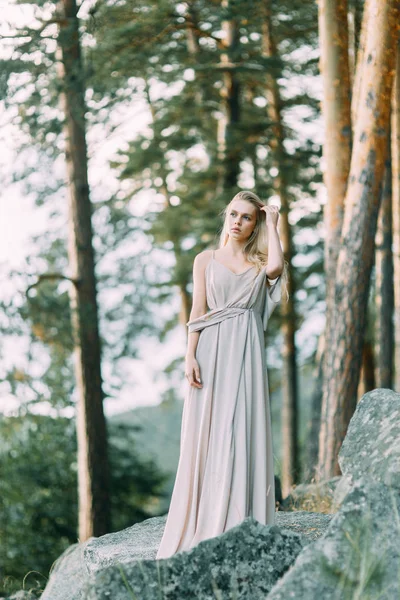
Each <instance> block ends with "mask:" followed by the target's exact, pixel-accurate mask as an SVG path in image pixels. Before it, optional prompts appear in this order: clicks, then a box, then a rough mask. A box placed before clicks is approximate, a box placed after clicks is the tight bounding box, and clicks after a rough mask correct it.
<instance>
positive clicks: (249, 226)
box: [228, 200, 257, 241]
mask: <svg viewBox="0 0 400 600" xmlns="http://www.w3.org/2000/svg"><path fill="white" fill-rule="evenodd" d="M256 210H257V209H256V207H255V206H254V205H253V204H251V202H247V200H235V201H234V202H232V204H231V207H230V209H229V211H228V231H229V235H230V236H231V237H232V238H233V239H235V240H243V241H244V240H247V239H248V238H249V237H250V236H251V234H252V232H253V229H254V227H255V226H256V214H257V213H256ZM236 229H237V231H236Z"/></svg>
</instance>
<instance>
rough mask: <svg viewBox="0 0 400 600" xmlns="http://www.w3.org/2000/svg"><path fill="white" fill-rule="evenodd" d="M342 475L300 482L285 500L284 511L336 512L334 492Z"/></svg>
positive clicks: (282, 507) (282, 505) (282, 506)
mask: <svg viewBox="0 0 400 600" xmlns="http://www.w3.org/2000/svg"><path fill="white" fill-rule="evenodd" d="M341 479H342V477H340V476H337V477H333V478H332V479H328V480H327V481H321V482H318V483H300V484H299V485H296V487H293V488H292V490H291V492H290V494H289V496H286V498H285V499H284V500H283V502H282V504H281V509H282V510H283V511H296V510H305V511H311V512H313V511H314V512H318V513H332V512H336V510H335V503H334V493H335V490H336V487H337V486H338V485H339V483H340V481H341Z"/></svg>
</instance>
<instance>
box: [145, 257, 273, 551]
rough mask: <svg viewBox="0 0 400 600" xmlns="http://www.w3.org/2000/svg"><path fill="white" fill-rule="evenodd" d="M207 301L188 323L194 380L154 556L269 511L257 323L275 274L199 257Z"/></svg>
mask: <svg viewBox="0 0 400 600" xmlns="http://www.w3.org/2000/svg"><path fill="white" fill-rule="evenodd" d="M205 277H206V297H207V305H208V307H209V309H210V310H209V311H208V312H207V313H206V314H204V315H202V316H201V317H198V318H196V319H193V320H191V321H189V322H188V323H187V326H188V328H189V333H190V332H192V331H201V333H200V335H199V339H198V343H197V348H196V354H195V356H196V359H197V361H198V363H199V367H200V377H201V381H202V383H203V387H202V388H195V387H193V386H190V385H189V382H188V388H187V392H186V393H185V400H184V406H183V413H182V423H181V441H180V457H179V463H178V469H177V473H176V478H175V484H174V489H173V492H172V497H171V502H170V507H169V512H168V517H167V521H166V525H165V530H164V534H163V537H162V540H161V543H160V546H159V549H158V552H157V556H156V558H157V559H159V558H167V557H169V556H171V555H173V554H175V553H176V552H180V551H182V550H189V549H190V548H193V546H195V545H196V544H198V543H199V542H200V541H202V540H204V539H207V538H211V537H214V536H217V535H220V534H221V533H223V532H225V531H227V530H228V529H230V528H231V527H233V526H235V525H237V524H239V523H241V522H242V521H243V520H244V519H245V518H246V517H248V516H252V517H254V518H255V519H256V520H257V521H259V522H260V523H263V524H273V523H274V519H275V488H274V470H273V454H272V435H271V417H270V406H269V394H268V379H267V370H266V358H265V347H264V330H266V328H267V323H268V319H269V317H270V316H271V314H272V311H273V310H274V308H275V306H276V305H277V303H278V302H279V301H280V299H281V285H280V279H281V277H280V276H279V277H277V278H276V279H275V280H273V281H272V282H270V280H268V278H267V275H266V272H265V268H263V269H262V270H261V271H260V272H259V273H258V275H257V271H256V268H255V267H249V268H248V269H246V270H245V271H243V272H242V273H238V274H235V273H233V271H231V270H230V269H229V268H228V267H226V266H225V265H223V264H222V263H220V262H218V261H217V260H216V259H215V258H214V252H213V253H212V258H211V259H210V261H209V263H208V264H207V267H206V271H205Z"/></svg>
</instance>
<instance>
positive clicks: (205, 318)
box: [186, 306, 254, 333]
mask: <svg viewBox="0 0 400 600" xmlns="http://www.w3.org/2000/svg"><path fill="white" fill-rule="evenodd" d="M248 311H252V312H254V311H253V309H252V308H246V307H240V306H225V307H222V308H215V309H213V310H210V311H209V312H207V313H206V314H204V315H201V316H200V317H197V319H192V320H191V321H188V322H187V323H186V325H187V326H188V328H189V331H188V333H192V331H200V330H201V329H204V328H205V327H208V326H209V325H215V324H216V323H221V321H225V319H230V318H232V317H236V316H237V315H242V314H243V313H245V312H248Z"/></svg>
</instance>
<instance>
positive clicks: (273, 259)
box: [267, 223, 285, 279]
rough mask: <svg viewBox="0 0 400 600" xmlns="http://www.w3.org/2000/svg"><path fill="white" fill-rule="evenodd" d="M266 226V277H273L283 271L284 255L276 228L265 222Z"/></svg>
mask: <svg viewBox="0 0 400 600" xmlns="http://www.w3.org/2000/svg"><path fill="white" fill-rule="evenodd" d="M267 228H268V277H269V278H270V279H274V278H275V277H278V275H280V274H281V273H282V271H283V267H284V264H285V263H284V257H283V252H282V247H281V242H280V239H279V234H278V230H277V228H276V225H274V224H273V223H268V224H267Z"/></svg>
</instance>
